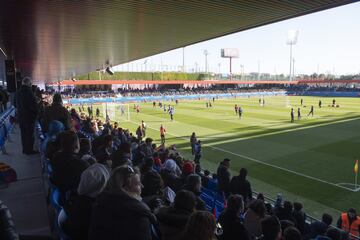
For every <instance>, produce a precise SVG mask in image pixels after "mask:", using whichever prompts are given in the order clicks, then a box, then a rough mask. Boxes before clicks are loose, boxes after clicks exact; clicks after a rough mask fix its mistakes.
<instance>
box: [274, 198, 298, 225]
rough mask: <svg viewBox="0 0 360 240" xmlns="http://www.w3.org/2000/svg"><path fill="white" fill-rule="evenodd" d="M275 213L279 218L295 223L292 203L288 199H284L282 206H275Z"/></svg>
mask: <svg viewBox="0 0 360 240" xmlns="http://www.w3.org/2000/svg"><path fill="white" fill-rule="evenodd" d="M275 214H276V216H277V217H278V218H279V220H288V221H291V222H292V223H293V224H294V225H296V224H297V223H296V220H295V218H294V217H293V204H292V203H291V202H289V201H284V206H283V207H278V208H275Z"/></svg>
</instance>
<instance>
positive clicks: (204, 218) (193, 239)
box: [182, 211, 216, 240]
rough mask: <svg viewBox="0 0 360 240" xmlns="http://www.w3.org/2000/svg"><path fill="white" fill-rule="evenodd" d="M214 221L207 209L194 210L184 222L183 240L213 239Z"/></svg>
mask: <svg viewBox="0 0 360 240" xmlns="http://www.w3.org/2000/svg"><path fill="white" fill-rule="evenodd" d="M215 230H216V222H215V218H214V216H213V215H212V214H211V213H210V212H207V211H197V212H194V213H193V214H192V215H191V216H190V219H189V221H188V222H187V224H186V227H185V232H184V236H183V238H182V239H184V240H212V239H214V237H215V236H214V235H215Z"/></svg>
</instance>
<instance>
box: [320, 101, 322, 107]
mask: <svg viewBox="0 0 360 240" xmlns="http://www.w3.org/2000/svg"><path fill="white" fill-rule="evenodd" d="M321 105H322V102H321V100H319V108H321Z"/></svg>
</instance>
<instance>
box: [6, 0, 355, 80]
mask: <svg viewBox="0 0 360 240" xmlns="http://www.w3.org/2000/svg"><path fill="white" fill-rule="evenodd" d="M352 2H356V1H349V0H335V1H334V0H333V1H331V0H308V1H299V0H292V1H285V0H277V1H275V0H256V1H255V0H254V1H249V0H239V1H222V0H216V1H214V0H201V1H200V0H198V1H179V0H168V1H150V0H149V1H130V0H123V1H45V0H35V1H31V2H28V1H24V0H5V1H1V3H0V4H1V5H0V47H1V48H2V49H3V50H4V52H5V54H6V55H7V56H8V58H13V59H15V62H16V66H17V69H19V70H20V71H21V72H22V73H23V75H30V76H32V77H33V78H34V79H35V80H37V81H39V82H51V81H58V80H62V79H69V78H71V77H72V76H73V75H79V74H83V73H87V72H90V71H94V70H96V69H98V68H103V67H104V66H105V65H106V63H110V64H112V65H118V64H121V63H125V62H129V61H132V60H135V59H140V58H143V57H147V56H151V55H154V54H157V53H161V52H164V51H168V50H172V49H176V48H179V47H183V46H187V45H190V44H194V43H197V42H201V41H204V40H208V39H211V38H216V37H219V36H223V35H226V34H230V33H234V32H238V31H242V30H246V29H250V28H254V27H258V26H262V25H265V24H269V23H273V22H277V21H281V20H285V19H288V18H292V17H296V16H301V15H304V14H308V13H312V12H316V11H321V10H324V9H328V8H332V7H337V6H340V5H344V4H348V3H352ZM0 54H1V53H0Z"/></svg>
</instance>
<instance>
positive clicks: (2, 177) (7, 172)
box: [0, 163, 17, 183]
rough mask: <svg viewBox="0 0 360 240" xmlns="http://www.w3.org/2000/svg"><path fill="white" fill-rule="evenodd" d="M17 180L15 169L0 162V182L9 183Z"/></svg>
mask: <svg viewBox="0 0 360 240" xmlns="http://www.w3.org/2000/svg"><path fill="white" fill-rule="evenodd" d="M15 181H17V174H16V172H15V170H14V169H13V168H12V167H10V166H9V165H7V164H5V163H0V183H11V182H15Z"/></svg>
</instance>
